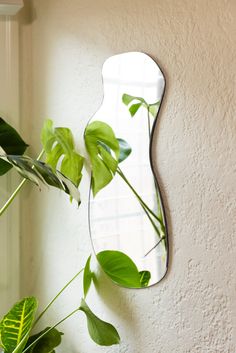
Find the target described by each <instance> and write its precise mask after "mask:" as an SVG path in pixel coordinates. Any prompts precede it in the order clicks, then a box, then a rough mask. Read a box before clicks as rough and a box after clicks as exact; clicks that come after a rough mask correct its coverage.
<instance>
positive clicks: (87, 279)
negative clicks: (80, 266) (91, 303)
mask: <svg viewBox="0 0 236 353" xmlns="http://www.w3.org/2000/svg"><path fill="white" fill-rule="evenodd" d="M91 256H92V255H90V256H89V258H88V260H87V262H86V265H85V268H84V276H83V287H84V298H86V296H87V294H88V291H89V288H90V286H91V283H92V280H93V276H94V274H93V272H92V271H91V269H90V262H91Z"/></svg>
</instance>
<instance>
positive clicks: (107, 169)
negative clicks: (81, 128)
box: [84, 121, 120, 196]
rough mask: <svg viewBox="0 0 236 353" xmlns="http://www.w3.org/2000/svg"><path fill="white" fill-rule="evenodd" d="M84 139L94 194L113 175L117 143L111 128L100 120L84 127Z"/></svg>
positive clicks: (117, 148) (116, 163)
mask: <svg viewBox="0 0 236 353" xmlns="http://www.w3.org/2000/svg"><path fill="white" fill-rule="evenodd" d="M84 140H85V146H86V149H87V152H88V154H89V157H90V162H91V167H92V191H93V195H94V196H95V195H96V194H97V193H98V192H99V191H100V190H101V189H102V188H104V187H105V186H106V185H107V184H109V183H110V181H111V180H112V179H113V177H114V174H115V172H116V169H117V165H118V158H119V153H120V149H119V143H118V141H117V139H116V137H115V134H114V132H113V130H112V128H111V127H110V126H109V125H108V124H106V123H104V122H102V121H94V122H92V123H90V124H89V125H88V126H87V127H86V129H85V133H84ZM104 145H106V147H104ZM108 149H110V151H111V152H110V153H109V152H108Z"/></svg>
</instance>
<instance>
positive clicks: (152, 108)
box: [122, 93, 160, 118]
mask: <svg viewBox="0 0 236 353" xmlns="http://www.w3.org/2000/svg"><path fill="white" fill-rule="evenodd" d="M134 101H135V102H136V101H138V103H133V102H134ZM122 102H123V103H124V104H125V105H127V106H128V108H129V112H130V115H131V117H133V116H134V115H135V114H136V113H137V111H138V110H139V108H141V107H144V108H146V109H147V111H148V112H150V113H151V115H152V116H153V117H154V118H155V117H156V115H157V112H158V109H159V106H160V102H159V101H158V102H155V103H152V104H148V103H147V102H146V101H145V99H144V98H142V97H135V96H131V95H129V94H127V93H124V94H123V95H122ZM131 103H132V104H131Z"/></svg>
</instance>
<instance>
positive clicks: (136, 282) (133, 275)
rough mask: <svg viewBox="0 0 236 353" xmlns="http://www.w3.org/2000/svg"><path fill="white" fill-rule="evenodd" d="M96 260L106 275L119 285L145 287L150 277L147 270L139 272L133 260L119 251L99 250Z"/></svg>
mask: <svg viewBox="0 0 236 353" xmlns="http://www.w3.org/2000/svg"><path fill="white" fill-rule="evenodd" d="M97 260H98V262H99V264H100V266H101V268H102V269H103V271H104V272H105V273H106V274H107V276H108V277H109V278H110V279H111V280H112V281H113V282H115V283H117V284H119V285H121V286H124V287H129V288H141V287H146V286H147V284H148V282H149V280H150V278H151V274H150V272H149V271H141V272H139V271H138V268H137V266H136V265H135V263H134V262H133V260H132V259H131V258H130V257H129V256H128V255H126V254H124V253H123V252H121V251H115V250H104V251H101V252H99V253H98V254H97Z"/></svg>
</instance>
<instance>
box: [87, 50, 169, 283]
mask: <svg viewBox="0 0 236 353" xmlns="http://www.w3.org/2000/svg"><path fill="white" fill-rule="evenodd" d="M102 75H103V85H104V99H103V102H102V105H101V107H100V108H99V110H98V111H97V112H96V113H95V115H94V116H93V118H92V119H91V120H90V122H89V126H90V127H91V128H92V127H93V131H92V129H91V128H90V131H87V135H88V136H90V140H92V139H94V136H95V135H96V133H98V135H99V132H98V131H99V124H101V122H104V123H106V124H108V125H109V126H110V127H111V128H112V130H113V131H114V134H115V137H116V138H117V139H118V150H117V146H116V145H115V144H112V142H111V139H107V140H106V138H105V139H102V137H101V139H98V140H95V144H96V146H97V149H98V150H99V151H100V152H99V153H100V155H99V156H100V157H101V158H102V159H103V161H105V169H106V163H108V164H109V163H110V162H111V159H109V158H110V157H113V160H115V159H117V160H118V166H117V165H114V170H113V171H112V173H113V175H112V177H113V176H114V177H113V178H111V179H112V180H111V181H110V180H108V181H107V184H108V185H107V186H106V187H104V188H99V187H98V184H97V181H96V184H95V181H94V180H93V177H92V182H91V192H90V200H89V222H90V233H91V239H92V243H93V247H94V251H95V253H96V255H97V258H98V261H99V263H100V264H101V266H102V268H103V270H104V271H105V272H106V273H107V274H108V275H109V276H110V277H111V278H112V279H113V281H115V282H116V283H118V284H120V285H123V286H125V287H131V288H135V287H147V286H150V285H153V284H155V283H157V282H159V281H160V280H161V279H162V278H163V277H164V275H165V274H166V271H167V263H168V237H167V225H166V219H165V213H164V207H163V202H162V198H161V194H160V190H159V187H158V183H157V179H156V176H155V174H154V172H153V171H152V163H153V161H152V142H153V141H152V140H153V132H154V129H155V126H156V119H157V114H158V110H159V108H160V104H161V101H162V98H163V94H164V87H165V80H164V76H163V74H162V72H161V70H160V69H159V67H158V66H157V64H156V63H155V62H154V61H153V60H152V59H151V58H150V57H149V56H148V55H146V54H143V53H139V52H131V53H124V54H120V55H115V56H113V57H110V58H109V59H108V60H106V62H105V64H104V66H103V71H102ZM95 131H96V133H95ZM107 133H108V134H110V133H112V132H109V131H108V132H107ZM103 137H104V136H103ZM104 151H105V152H104ZM99 156H98V157H99ZM109 156H110V157H109ZM100 157H99V158H100ZM97 162H98V165H97V168H98V169H99V168H100V166H99V163H100V160H97ZM103 167H104V165H103ZM101 168H102V166H101ZM110 169H112V168H111V167H110ZM93 173H94V176H95V173H96V170H95V168H94V169H93ZM107 177H108V179H109V176H107ZM104 179H106V176H104ZM101 182H104V180H103V181H101ZM98 183H99V181H98ZM105 183H106V180H105ZM109 269H110V271H109ZM111 269H112V273H111Z"/></svg>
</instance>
